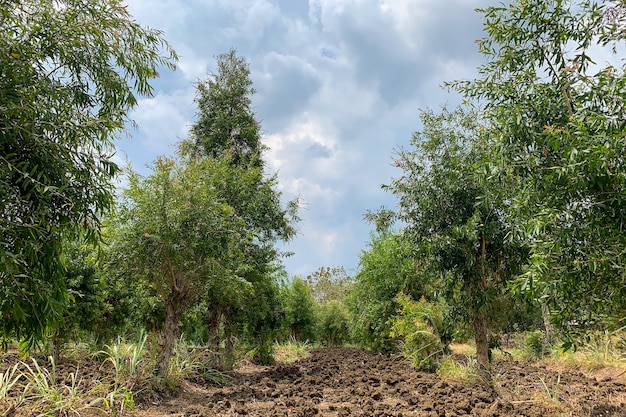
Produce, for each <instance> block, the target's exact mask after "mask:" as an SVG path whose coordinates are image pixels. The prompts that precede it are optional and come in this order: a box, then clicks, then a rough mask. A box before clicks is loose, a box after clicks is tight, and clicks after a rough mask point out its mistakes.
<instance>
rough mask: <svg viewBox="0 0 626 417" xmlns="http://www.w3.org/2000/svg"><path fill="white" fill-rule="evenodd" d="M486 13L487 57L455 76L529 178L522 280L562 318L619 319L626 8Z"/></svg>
mask: <svg viewBox="0 0 626 417" xmlns="http://www.w3.org/2000/svg"><path fill="white" fill-rule="evenodd" d="M481 12H482V13H483V15H484V17H485V23H484V29H485V37H484V38H483V39H482V40H481V41H480V42H479V45H480V51H481V53H482V54H483V55H484V56H485V57H486V58H487V63H486V64H485V65H483V66H481V67H480V68H479V78H478V79H476V80H473V81H466V82H456V83H453V84H452V85H453V86H455V87H456V88H457V89H458V90H460V91H461V92H462V93H463V94H464V95H465V97H466V98H467V99H468V100H476V101H478V102H480V103H481V104H482V105H483V106H484V110H483V112H484V117H485V118H486V119H488V120H489V122H490V124H491V126H492V130H493V132H494V135H495V136H496V137H497V138H498V143H497V144H496V145H497V146H498V150H499V154H500V158H499V161H500V162H501V164H500V169H501V170H502V171H508V173H509V174H510V175H511V177H517V178H520V179H522V180H523V181H522V185H523V186H521V187H520V188H519V192H518V193H517V195H516V196H515V203H516V204H515V205H514V207H513V208H514V210H513V212H512V213H513V216H512V217H513V218H515V220H514V222H515V223H517V224H519V225H520V228H519V230H518V232H519V234H520V236H521V238H522V239H523V240H525V241H528V242H529V246H530V250H531V259H530V264H529V267H528V269H527V270H526V273H525V274H524V275H523V276H522V277H521V279H520V281H519V288H520V289H521V290H523V291H524V292H525V293H526V294H529V295H530V296H532V297H533V298H535V299H540V300H541V301H542V302H543V303H544V305H546V306H548V307H549V309H550V313H551V314H552V318H553V320H554V321H555V322H556V323H558V324H561V325H562V326H567V324H568V323H570V322H571V321H576V322H577V323H578V324H580V325H581V326H579V327H578V329H583V330H584V329H585V328H587V326H583V325H584V324H588V325H592V324H593V323H598V322H602V321H605V320H606V319H607V318H613V319H616V321H618V322H619V321H621V320H622V319H623V317H624V313H625V312H626V303H625V302H624V300H626V297H625V295H626V292H625V291H626V290H625V289H626V285H624V284H625V282H626V281H625V277H626V272H625V271H626V252H624V248H626V233H624V218H626V192H625V190H626V175H624V173H625V172H626V158H624V155H625V154H626V136H625V135H624V129H625V128H626V106H624V99H625V95H626V93H625V92H626V76H625V71H624V69H625V68H624V62H623V60H619V57H620V55H619V53H620V48H621V47H622V46H623V41H624V39H625V38H626V29H625V28H626V12H625V9H624V6H623V4H622V3H620V2H610V1H607V2H595V1H560V0H559V1H557V0H530V1H526V0H524V1H521V0H518V1H513V2H511V4H510V5H508V6H501V7H490V8H486V9H483V10H481ZM611 55H613V58H614V59H612V60H613V63H610V62H609V63H606V59H607V57H611ZM609 59H611V58H609ZM618 60H619V63H618ZM494 162H495V161H494ZM494 165H497V164H494ZM621 325H623V323H621V322H620V323H619V326H621ZM570 330H574V329H570Z"/></svg>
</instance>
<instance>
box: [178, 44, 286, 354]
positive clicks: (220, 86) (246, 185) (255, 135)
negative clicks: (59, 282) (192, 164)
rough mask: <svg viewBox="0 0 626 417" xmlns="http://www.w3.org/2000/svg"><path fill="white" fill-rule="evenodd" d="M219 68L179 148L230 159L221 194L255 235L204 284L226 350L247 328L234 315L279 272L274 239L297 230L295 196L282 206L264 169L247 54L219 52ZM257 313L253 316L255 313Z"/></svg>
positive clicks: (201, 89)
mask: <svg viewBox="0 0 626 417" xmlns="http://www.w3.org/2000/svg"><path fill="white" fill-rule="evenodd" d="M217 68H218V70H217V72H216V73H215V74H212V76H210V77H209V78H208V79H207V80H205V81H202V82H200V83H199V84H198V94H197V98H196V102H197V104H198V115H197V121H196V122H195V123H194V125H193V126H192V128H191V132H190V137H189V139H187V140H185V141H184V142H183V143H182V145H181V152H182V154H183V155H184V157H185V158H187V159H188V160H190V161H192V160H196V159H200V160H201V159H208V160H211V159H214V160H222V161H227V162H228V163H229V164H230V166H231V169H227V170H225V171H224V172H223V175H222V176H221V177H220V178H216V187H217V190H218V195H219V197H220V198H223V199H224V201H226V202H227V203H228V204H229V205H230V206H231V207H232V208H233V210H234V211H235V213H236V214H237V216H238V217H239V218H240V219H242V221H243V223H244V226H243V227H244V229H245V230H246V235H247V236H249V237H250V239H248V240H246V242H245V243H246V244H245V245H244V246H242V251H241V253H240V254H239V257H238V261H237V262H238V264H237V265H235V266H234V268H233V269H232V270H231V272H229V273H227V274H224V275H223V276H222V277H221V278H220V280H218V281H215V282H214V283H212V284H211V285H210V286H208V287H207V289H206V294H207V297H208V298H207V300H208V302H207V307H208V311H207V323H208V326H209V327H210V331H209V334H210V335H212V336H211V337H210V338H209V341H210V343H209V345H210V348H211V349H213V350H216V349H217V347H218V346H221V345H225V346H226V347H227V349H226V350H227V351H228V350H232V341H233V340H234V336H235V334H234V333H235V331H236V328H239V329H241V328H244V327H245V326H242V325H241V323H237V320H235V317H239V318H240V319H241V320H245V317H246V314H242V312H243V311H250V310H248V306H250V305H254V302H253V300H254V297H256V296H257V295H258V296H262V294H268V292H267V291H266V289H267V288H270V287H271V286H270V285H269V283H268V281H272V280H273V279H274V278H273V272H272V271H274V270H275V266H276V264H277V263H279V261H280V257H281V254H280V253H279V252H278V250H277V249H276V243H277V242H278V241H280V240H283V241H287V240H289V239H291V238H292V237H293V236H294V234H295V229H294V226H293V223H294V222H295V221H296V220H297V201H291V202H288V203H287V204H285V205H283V202H282V201H281V193H280V192H279V191H278V190H277V177H276V175H273V176H268V175H266V173H265V172H264V166H263V165H264V164H263V160H262V151H263V145H262V143H261V135H260V124H259V123H258V121H257V120H256V117H255V115H254V112H253V111H252V110H251V102H252V101H251V96H252V94H254V88H253V87H252V81H251V79H250V70H249V66H248V63H247V61H246V60H245V58H243V57H238V56H237V54H236V51H235V50H230V51H229V52H228V53H226V54H222V55H219V56H218V57H217ZM242 172H245V175H243V177H245V180H243V181H242V179H241V178H242ZM256 286H258V291H257V289H255V288H256ZM257 293H258V294H257ZM252 313H254V312H251V316H250V317H251V318H252V317H253V316H254V317H256V314H252ZM254 320H257V319H256V318H254V319H253V321H254ZM257 321H258V320H257ZM220 332H221V334H220ZM225 353H226V354H227V353H228V352H225Z"/></svg>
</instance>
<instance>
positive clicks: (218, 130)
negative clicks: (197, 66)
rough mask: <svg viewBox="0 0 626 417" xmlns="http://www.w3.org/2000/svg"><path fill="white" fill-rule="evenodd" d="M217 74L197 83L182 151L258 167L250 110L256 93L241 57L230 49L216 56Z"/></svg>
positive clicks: (257, 127) (258, 153) (257, 130)
mask: <svg viewBox="0 0 626 417" xmlns="http://www.w3.org/2000/svg"><path fill="white" fill-rule="evenodd" d="M216 60H217V73H214V74H211V75H210V76H209V77H208V78H207V79H206V80H204V81H202V82H200V83H199V84H198V94H197V97H196V103H197V104H198V116H199V117H198V120H197V121H196V123H195V124H194V125H193V126H192V129H191V138H190V140H188V141H186V142H185V144H184V146H183V148H184V149H185V152H186V153H189V154H191V155H202V156H204V157H209V158H211V157H212V158H219V157H220V156H222V155H223V154H224V153H229V154H230V155H231V158H232V161H233V163H234V164H236V165H243V166H256V167H258V166H260V165H262V160H261V151H262V150H263V146H262V144H261V141H260V124H259V123H258V122H257V120H256V118H255V115H254V112H253V111H252V100H251V97H252V95H253V94H254V93H255V92H256V91H255V89H254V87H253V86H252V80H251V79H250V68H249V65H248V62H247V61H246V59H245V58H243V57H239V56H237V51H236V50H234V49H231V50H230V51H229V52H228V53H225V54H220V55H218V56H217V57H216Z"/></svg>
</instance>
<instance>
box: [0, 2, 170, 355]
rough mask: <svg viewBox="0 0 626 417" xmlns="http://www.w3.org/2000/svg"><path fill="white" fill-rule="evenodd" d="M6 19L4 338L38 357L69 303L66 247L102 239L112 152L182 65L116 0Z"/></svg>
mask: <svg viewBox="0 0 626 417" xmlns="http://www.w3.org/2000/svg"><path fill="white" fill-rule="evenodd" d="M0 9H1V11H0V74H1V76H0V114H1V116H0V316H1V317H2V320H0V337H1V338H2V340H3V341H5V342H6V341H7V340H8V339H12V338H14V339H20V340H26V341H27V342H28V345H29V346H31V347H32V345H33V344H35V343H36V342H38V341H41V340H43V339H44V337H45V335H46V332H47V329H49V328H51V327H53V326H55V325H57V324H58V323H59V320H60V319H61V317H62V315H63V311H64V309H65V307H66V306H67V304H68V302H69V297H68V292H67V288H66V283H65V281H64V279H65V275H64V267H63V262H62V256H63V247H64V244H65V240H72V239H74V238H76V237H77V236H79V235H86V236H87V237H89V238H91V240H92V242H93V241H95V240H97V237H98V234H99V225H100V218H101V215H102V213H103V212H105V211H106V210H108V209H109V208H110V207H111V205H112V204H113V188H112V185H111V182H110V181H111V179H112V178H113V177H114V176H115V175H116V173H117V172H118V167H117V166H116V165H115V163H114V162H113V161H112V159H111V158H112V155H113V152H112V149H113V141H114V139H115V138H116V137H117V135H119V134H120V133H121V132H122V131H123V129H124V126H125V123H126V122H127V121H128V120H127V116H128V112H129V110H130V109H131V108H132V107H133V106H135V104H136V103H137V95H149V94H150V93H151V92H152V89H151V87H150V85H149V81H150V79H152V78H155V77H157V76H158V73H157V68H158V66H160V65H165V66H167V67H172V66H173V62H174V59H175V54H174V52H173V51H172V50H171V49H170V48H169V47H168V45H167V44H166V43H165V42H164V41H163V39H162V37H161V32H159V31H156V30H152V29H148V28H144V27H142V26H140V25H139V24H138V23H136V22H135V21H134V20H133V18H132V16H130V15H129V14H128V11H127V9H126V7H125V6H123V5H122V4H121V2H120V1H118V0H107V1H103V0H58V1H52V0H36V1H35V0H19V1H18V0H5V1H3V2H2V5H1V6H0Z"/></svg>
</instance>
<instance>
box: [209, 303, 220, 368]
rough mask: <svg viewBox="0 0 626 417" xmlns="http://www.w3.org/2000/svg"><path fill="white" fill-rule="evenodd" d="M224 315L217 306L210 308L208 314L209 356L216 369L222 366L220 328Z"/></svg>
mask: <svg viewBox="0 0 626 417" xmlns="http://www.w3.org/2000/svg"><path fill="white" fill-rule="evenodd" d="M222 315H223V314H222V310H221V308H220V307H217V306H215V307H214V308H209V311H208V312H207V327H208V329H209V341H208V346H207V347H208V349H209V354H210V355H211V360H212V363H213V366H214V367H216V368H221V366H222V361H221V355H220V344H221V341H222V338H221V335H220V327H221V324H222Z"/></svg>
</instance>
